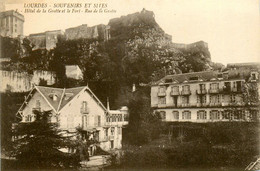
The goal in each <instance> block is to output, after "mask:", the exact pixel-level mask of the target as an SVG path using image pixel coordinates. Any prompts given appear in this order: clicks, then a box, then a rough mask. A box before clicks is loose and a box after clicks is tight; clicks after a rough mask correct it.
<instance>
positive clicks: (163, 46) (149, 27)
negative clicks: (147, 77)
mask: <svg viewBox="0 0 260 171" xmlns="http://www.w3.org/2000/svg"><path fill="white" fill-rule="evenodd" d="M108 25H109V26H110V33H111V40H112V41H117V42H118V43H123V44H124V47H125V49H124V52H125V54H124V57H123V60H127V61H130V63H131V64H133V63H134V62H135V61H137V60H138V58H139V57H140V58H141V57H148V58H149V59H152V60H153V61H157V62H158V63H160V64H158V65H157V67H158V69H157V70H155V71H154V73H153V76H155V79H157V77H160V76H161V75H165V74H174V73H179V72H191V71H201V70H208V69H211V58H210V52H209V50H208V46H207V43H205V42H203V41H200V42H195V43H192V44H176V43H172V37H171V36H170V35H168V34H166V33H165V32H164V31H163V30H162V28H161V27H160V26H159V25H158V24H157V22H156V21H155V18H154V13H153V12H152V11H147V10H145V9H143V10H142V11H141V12H137V13H134V14H129V15H127V16H122V17H120V18H115V19H111V20H110V21H109V23H108ZM196 61H198V62H196ZM197 66H199V67H197ZM156 75H157V76H156Z"/></svg>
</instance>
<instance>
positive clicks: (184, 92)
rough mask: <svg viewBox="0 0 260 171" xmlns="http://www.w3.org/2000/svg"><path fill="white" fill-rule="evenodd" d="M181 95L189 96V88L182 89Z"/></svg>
mask: <svg viewBox="0 0 260 171" xmlns="http://www.w3.org/2000/svg"><path fill="white" fill-rule="evenodd" d="M181 95H186V96H189V95H191V91H190V90H182V91H181Z"/></svg>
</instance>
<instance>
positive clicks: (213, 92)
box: [209, 89, 220, 94]
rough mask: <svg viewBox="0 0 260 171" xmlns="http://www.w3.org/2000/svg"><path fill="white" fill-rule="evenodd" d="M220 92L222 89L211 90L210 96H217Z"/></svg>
mask: <svg viewBox="0 0 260 171" xmlns="http://www.w3.org/2000/svg"><path fill="white" fill-rule="evenodd" d="M219 92H220V89H209V93H210V94H217V93H219Z"/></svg>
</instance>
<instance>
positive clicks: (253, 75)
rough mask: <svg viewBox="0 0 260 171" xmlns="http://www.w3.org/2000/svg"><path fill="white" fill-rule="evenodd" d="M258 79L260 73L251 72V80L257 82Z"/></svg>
mask: <svg viewBox="0 0 260 171" xmlns="http://www.w3.org/2000/svg"><path fill="white" fill-rule="evenodd" d="M257 79H258V73H257V72H251V80H257Z"/></svg>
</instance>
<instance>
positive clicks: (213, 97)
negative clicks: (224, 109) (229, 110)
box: [209, 95, 220, 103]
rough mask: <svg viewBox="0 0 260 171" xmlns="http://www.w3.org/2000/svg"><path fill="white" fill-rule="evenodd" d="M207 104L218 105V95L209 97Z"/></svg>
mask: <svg viewBox="0 0 260 171" xmlns="http://www.w3.org/2000/svg"><path fill="white" fill-rule="evenodd" d="M209 102H210V103H220V95H210V96H209Z"/></svg>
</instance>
